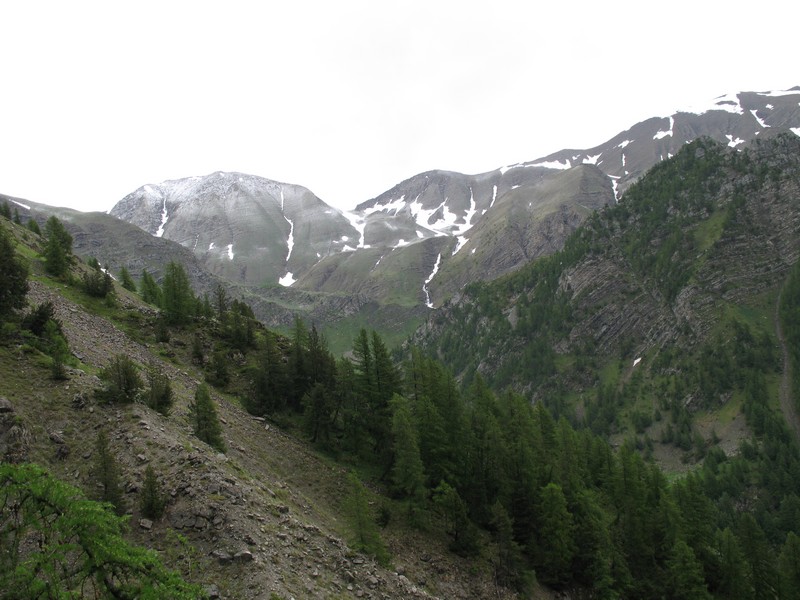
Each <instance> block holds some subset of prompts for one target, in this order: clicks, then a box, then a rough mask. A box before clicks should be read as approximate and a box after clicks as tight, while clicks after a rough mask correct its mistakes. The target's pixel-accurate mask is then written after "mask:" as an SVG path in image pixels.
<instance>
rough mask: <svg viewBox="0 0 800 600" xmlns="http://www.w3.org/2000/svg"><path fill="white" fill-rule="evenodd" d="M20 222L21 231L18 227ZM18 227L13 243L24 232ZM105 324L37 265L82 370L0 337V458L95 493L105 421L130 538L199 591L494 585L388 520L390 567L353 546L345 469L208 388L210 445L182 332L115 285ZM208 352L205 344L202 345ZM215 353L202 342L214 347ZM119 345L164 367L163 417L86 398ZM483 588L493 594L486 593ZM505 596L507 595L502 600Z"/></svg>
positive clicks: (441, 547)
mask: <svg viewBox="0 0 800 600" xmlns="http://www.w3.org/2000/svg"><path fill="white" fill-rule="evenodd" d="M19 231H21V228H20V229H19ZM19 231H18V232H17V233H18V236H19V237H20V239H23V238H29V234H28V233H19ZM116 293H117V297H118V308H117V309H115V310H114V311H112V312H113V314H114V315H115V316H114V318H113V320H111V319H109V318H108V317H105V316H101V315H99V314H96V313H93V312H91V311H89V310H87V309H86V307H85V306H84V305H83V304H82V303H81V302H78V301H75V300H70V299H68V298H67V297H66V296H65V295H64V289H63V284H60V283H55V282H53V281H51V280H49V279H48V278H47V277H46V276H43V275H42V274H41V273H38V274H36V275H34V277H33V278H32V280H31V285H30V290H29V294H28V301H29V303H30V304H31V305H32V306H33V305H38V304H41V303H43V302H52V303H53V305H54V308H55V314H56V317H57V318H58V319H59V320H60V321H61V323H62V325H63V330H64V333H65V335H66V338H67V340H68V343H69V347H70V350H71V351H72V353H73V354H74V356H76V357H77V358H78V359H79V360H80V368H70V369H69V371H68V376H69V379H68V380H67V381H65V382H55V381H52V380H51V379H50V378H49V369H48V368H47V366H46V365H44V364H42V363H41V362H38V361H37V360H35V358H33V355H32V354H31V353H30V352H26V351H25V348H23V347H14V346H0V370H1V371H2V376H0V397H1V398H2V401H0V413H2V414H0V417H1V418H0V448H2V449H3V451H4V452H6V454H5V455H4V457H3V458H4V459H13V460H15V461H18V462H22V461H31V462H37V463H39V464H42V465H44V466H46V468H48V469H49V470H51V472H52V473H53V474H55V475H56V476H57V477H59V478H61V479H63V480H65V481H68V482H70V483H73V484H76V485H78V486H80V487H83V488H84V489H85V490H86V491H87V493H88V494H90V495H92V494H93V488H92V478H91V476H90V471H91V468H92V460H93V453H94V440H95V438H96V436H97V432H98V431H100V430H101V429H102V430H105V431H106V432H107V435H108V437H109V440H110V445H111V449H112V451H113V453H114V455H115V457H116V459H117V461H118V462H119V464H120V467H121V475H122V482H123V486H124V488H125V490H126V492H127V493H126V498H125V501H126V503H127V507H128V511H129V514H130V515H131V533H130V535H131V537H132V538H133V540H134V541H136V542H137V543H139V544H142V545H145V546H147V547H150V548H155V549H157V550H158V551H159V552H160V553H161V554H162V558H163V559H164V561H165V562H166V563H167V565H168V566H170V567H171V568H176V569H178V570H180V571H181V572H182V573H183V574H184V576H186V577H187V578H188V579H190V580H192V581H194V582H197V583H201V584H203V585H205V586H206V588H207V591H208V592H209V594H210V595H211V597H222V598H261V599H265V600H266V599H268V598H269V599H273V598H275V597H276V596H277V597H281V598H289V597H303V598H330V597H358V598H431V597H464V598H480V597H486V596H487V595H489V594H490V593H493V591H494V586H493V585H491V584H490V582H489V581H488V579H486V578H484V577H482V576H481V574H480V573H470V572H469V570H470V568H471V567H470V565H469V564H467V562H465V561H461V560H460V559H458V557H454V556H453V555H451V554H450V553H448V552H447V551H446V549H445V545H446V543H445V542H444V541H442V542H441V544H440V543H439V542H437V541H432V540H430V539H424V538H422V537H420V539H413V540H412V539H409V538H408V537H407V536H405V535H404V534H402V533H401V532H399V531H398V530H393V529H392V528H389V529H388V530H386V531H385V533H384V535H385V539H386V541H387V543H388V545H389V549H390V551H391V552H392V554H393V562H392V564H393V567H392V568H389V569H387V568H383V567H381V566H379V565H378V564H376V563H375V562H374V561H372V560H371V559H370V558H368V557H365V556H362V555H359V554H356V553H354V552H353V551H351V550H350V549H349V548H348V545H347V542H346V539H347V537H348V536H349V529H348V526H347V525H346V519H345V517H343V516H342V503H343V499H344V497H345V496H346V494H347V493H348V491H347V486H346V473H345V471H344V469H342V468H340V467H335V466H332V465H330V464H329V463H327V462H325V461H324V460H322V459H320V458H319V457H318V456H317V455H315V454H314V453H313V452H311V451H310V450H309V449H308V447H307V446H306V445H305V444H303V443H302V442H300V441H298V440H295V439H294V438H292V437H291V436H289V435H286V434H285V433H283V432H281V431H280V429H279V428H277V427H274V426H269V425H267V424H266V423H265V421H264V420H263V419H257V418H253V417H251V416H250V415H248V414H247V413H245V412H244V410H243V409H241V408H240V407H239V405H238V403H237V402H235V401H233V400H232V399H231V398H229V397H226V396H223V395H220V394H218V393H216V392H213V390H212V395H213V398H214V400H215V402H216V405H217V410H218V413H219V417H220V421H221V423H222V426H223V435H224V438H225V441H226V444H227V447H228V450H227V453H226V454H219V453H217V452H215V451H214V450H212V449H211V448H210V447H209V446H207V445H206V444H204V443H202V442H200V441H199V440H198V439H197V438H195V437H194V436H193V435H192V433H191V426H190V420H189V412H188V405H189V402H190V400H191V398H192V397H193V394H194V391H195V390H196V388H197V386H198V385H199V384H200V382H201V381H202V373H201V372H199V371H198V370H197V368H196V367H194V366H193V365H192V364H191V362H190V360H189V356H188V346H189V343H188V341H187V340H186V339H183V337H181V335H180V332H176V334H175V335H173V338H172V341H171V342H170V343H168V344H165V343H161V344H156V343H155V342H154V341H153V340H154V335H155V317H156V315H155V311H154V309H152V307H149V306H147V305H143V304H141V302H140V301H139V300H138V298H136V297H135V296H132V295H129V294H128V293H127V292H126V291H125V290H122V289H119V288H118V289H117V290H116ZM207 350H209V349H207ZM209 351H210V350H209ZM117 354H123V355H125V356H128V357H129V358H131V359H132V360H133V361H134V362H136V363H138V364H139V365H141V366H142V367H144V366H148V365H150V366H152V367H154V368H155V369H157V370H158V371H160V372H162V373H164V374H166V375H167V376H168V377H169V379H170V382H171V386H172V389H173V392H174V394H175V398H176V401H175V405H174V406H173V409H172V411H171V414H170V416H169V417H164V416H163V415H161V414H159V413H157V412H154V411H152V410H150V409H149V408H147V407H146V406H144V405H139V404H133V405H106V404H101V403H98V402H97V401H96V400H95V396H94V392H95V390H96V389H97V388H98V387H100V385H101V383H100V380H99V379H98V378H97V376H96V375H95V374H96V373H97V372H98V371H99V369H100V368H102V367H104V366H106V365H108V364H109V362H110V360H111V359H112V357H114V356H115V355H117ZM148 465H151V466H152V467H153V468H154V469H155V471H156V473H157V474H158V476H159V479H160V481H161V485H162V489H163V490H164V491H165V492H166V493H167V494H168V505H167V509H166V514H165V516H164V517H163V519H161V520H159V521H156V522H152V521H150V520H147V519H142V518H141V515H140V514H139V508H138V503H137V498H138V495H137V492H138V490H139V489H140V488H141V486H142V482H143V480H144V471H145V468H146V467H147V466H148ZM490 588H491V590H492V591H491V592H490ZM508 597H511V596H508Z"/></svg>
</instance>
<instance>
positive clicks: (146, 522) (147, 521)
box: [139, 519, 153, 531]
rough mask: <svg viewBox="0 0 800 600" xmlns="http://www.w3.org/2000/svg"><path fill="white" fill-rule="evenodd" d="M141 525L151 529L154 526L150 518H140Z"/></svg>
mask: <svg viewBox="0 0 800 600" xmlns="http://www.w3.org/2000/svg"><path fill="white" fill-rule="evenodd" d="M139 527H141V528H142V529H144V530H146V531H150V530H151V529H152V528H153V522H152V521H151V520H150V519H139Z"/></svg>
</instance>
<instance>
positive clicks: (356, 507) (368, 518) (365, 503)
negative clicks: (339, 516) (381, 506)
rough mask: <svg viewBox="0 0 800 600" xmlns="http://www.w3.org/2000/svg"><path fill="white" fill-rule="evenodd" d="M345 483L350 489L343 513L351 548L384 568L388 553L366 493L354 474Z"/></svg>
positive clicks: (387, 560) (350, 474)
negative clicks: (350, 534)
mask: <svg viewBox="0 0 800 600" xmlns="http://www.w3.org/2000/svg"><path fill="white" fill-rule="evenodd" d="M347 481H348V487H349V488H350V489H349V494H348V496H347V498H346V500H345V506H344V512H345V514H346V515H347V517H348V519H349V521H350V526H351V529H352V532H353V536H352V546H353V548H354V549H355V550H357V551H359V552H363V553H365V554H369V555H371V556H373V557H375V560H377V561H378V562H379V563H380V564H382V565H384V566H385V565H387V564H388V562H389V553H388V552H387V550H386V546H384V544H383V540H382V539H381V535H380V532H379V531H378V526H377V524H376V523H375V519H374V517H373V515H372V509H371V508H370V505H369V500H368V498H367V491H366V490H365V489H364V485H363V484H362V483H361V481H359V479H358V477H356V475H355V474H354V473H349V474H348V476H347Z"/></svg>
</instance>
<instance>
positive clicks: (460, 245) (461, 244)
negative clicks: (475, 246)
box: [453, 235, 469, 256]
mask: <svg viewBox="0 0 800 600" xmlns="http://www.w3.org/2000/svg"><path fill="white" fill-rule="evenodd" d="M456 239H457V240H458V243H457V244H456V247H455V248H454V249H453V256H455V255H456V254H458V251H459V250H461V249H462V248H463V247H464V244H466V243H467V242H468V241H469V240H468V239H467V238H466V237H465V236H463V235H459V236H458V237H457V238H456Z"/></svg>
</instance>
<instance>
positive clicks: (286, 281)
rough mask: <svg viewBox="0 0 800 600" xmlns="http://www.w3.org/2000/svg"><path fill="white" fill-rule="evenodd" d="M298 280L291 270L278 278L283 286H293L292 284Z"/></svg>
mask: <svg viewBox="0 0 800 600" xmlns="http://www.w3.org/2000/svg"><path fill="white" fill-rule="evenodd" d="M295 281H297V280H296V279H295V278H294V275H292V272H291V271H286V275H284V276H283V277H281V278H280V279H278V283H280V284H281V285H282V286H283V287H292V284H293V283H294V282H295Z"/></svg>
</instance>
